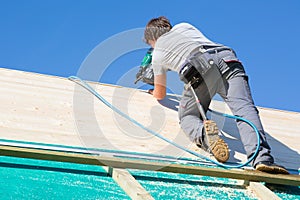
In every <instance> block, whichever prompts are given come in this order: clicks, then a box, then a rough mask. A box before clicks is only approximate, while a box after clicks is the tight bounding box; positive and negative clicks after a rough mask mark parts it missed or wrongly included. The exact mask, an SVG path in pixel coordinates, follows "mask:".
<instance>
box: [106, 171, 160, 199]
mask: <svg viewBox="0 0 300 200" xmlns="http://www.w3.org/2000/svg"><path fill="white" fill-rule="evenodd" d="M103 168H104V169H105V170H106V171H107V172H108V173H109V174H110V175H111V177H112V178H113V179H114V180H115V181H116V182H117V183H118V184H119V186H120V187H121V188H122V189H123V190H124V191H125V192H126V194H127V195H128V196H129V197H130V198H131V199H136V200H152V199H154V198H153V197H152V196H151V194H150V193H149V192H148V191H147V190H146V189H145V188H144V187H143V186H142V185H141V184H140V183H139V182H138V181H137V180H136V179H135V178H134V177H133V176H132V175H131V174H130V173H129V172H128V171H127V170H126V169H118V168H112V167H103Z"/></svg>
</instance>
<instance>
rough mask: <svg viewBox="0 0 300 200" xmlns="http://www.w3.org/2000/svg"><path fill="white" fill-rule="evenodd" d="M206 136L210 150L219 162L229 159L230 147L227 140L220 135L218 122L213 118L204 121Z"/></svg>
mask: <svg viewBox="0 0 300 200" xmlns="http://www.w3.org/2000/svg"><path fill="white" fill-rule="evenodd" d="M204 130H205V133H206V134H205V137H206V139H207V142H208V146H209V147H208V148H209V151H210V152H211V153H212V154H213V156H214V157H215V158H216V160H217V161H219V162H222V163H224V162H226V161H227V160H228V159H229V155H230V153H229V148H228V145H227V144H226V142H225V141H224V140H223V139H221V138H220V137H219V129H218V126H217V124H216V123H215V122H214V121H212V120H207V121H205V122H204Z"/></svg>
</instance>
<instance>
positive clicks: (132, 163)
mask: <svg viewBox="0 0 300 200" xmlns="http://www.w3.org/2000/svg"><path fill="white" fill-rule="evenodd" d="M0 155H3V156H14V157H22V158H32V159H40V160H50V161H60V162H70V163H80V164H89V165H100V166H109V167H114V168H123V169H125V168H129V169H141V170H150V171H162V172H173V173H181V174H194V175H203V176H214V177H222V178H233V179H242V180H249V181H256V182H267V183H274V184H282V185H294V186H299V185H300V176H299V175H282V174H276V175H274V174H268V173H263V172H257V171H253V170H228V169H221V168H208V167H201V166H187V165H181V164H170V163H162V162H149V161H144V160H130V159H125V158H116V157H104V156H100V155H89V154H78V153H66V152H56V151H47V150H39V149H31V148H19V147H10V146H3V145H1V146H0Z"/></svg>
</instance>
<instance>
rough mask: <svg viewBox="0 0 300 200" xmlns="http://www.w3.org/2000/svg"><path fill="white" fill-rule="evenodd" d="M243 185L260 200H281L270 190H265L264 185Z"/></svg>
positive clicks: (246, 183)
mask: <svg viewBox="0 0 300 200" xmlns="http://www.w3.org/2000/svg"><path fill="white" fill-rule="evenodd" d="M244 185H245V186H246V187H247V188H248V189H250V190H252V191H253V192H254V193H255V194H256V196H257V197H259V198H260V199H261V200H270V199H272V200H280V199H281V198H280V197H279V196H277V195H276V194H275V193H274V192H273V191H272V190H270V189H269V188H267V187H266V186H265V185H264V184H262V183H258V182H251V181H245V182H244Z"/></svg>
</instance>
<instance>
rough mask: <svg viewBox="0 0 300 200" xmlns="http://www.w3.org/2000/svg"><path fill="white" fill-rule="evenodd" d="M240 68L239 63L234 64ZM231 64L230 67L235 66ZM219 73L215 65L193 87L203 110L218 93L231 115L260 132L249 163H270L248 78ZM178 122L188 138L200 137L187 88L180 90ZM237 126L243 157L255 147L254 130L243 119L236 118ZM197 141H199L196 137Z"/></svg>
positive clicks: (200, 125) (198, 120)
mask: <svg viewBox="0 0 300 200" xmlns="http://www.w3.org/2000/svg"><path fill="white" fill-rule="evenodd" d="M234 65H236V66H237V65H239V66H238V67H239V68H241V67H242V69H243V66H242V64H240V63H235V64H234ZM234 65H233V68H234V67H235V66H234ZM225 77H226V76H224V75H223V76H222V75H221V74H220V71H219V69H218V68H217V67H215V68H214V69H212V70H211V71H209V72H208V73H207V74H206V75H205V77H203V78H204V81H203V82H202V83H201V84H200V85H199V86H198V87H197V88H196V89H195V93H196V94H197V96H198V98H199V100H200V102H201V104H202V106H203V108H204V110H205V112H207V110H208V107H209V105H210V102H211V100H212V97H213V96H214V95H215V94H219V95H220V96H221V97H222V98H223V99H224V101H225V102H226V104H227V105H228V106H229V108H230V109H231V111H232V113H233V115H236V116H240V117H243V118H245V119H247V120H250V121H251V122H252V123H253V124H254V125H255V126H256V127H257V128H258V130H259V134H260V141H261V142H260V150H259V153H258V155H257V156H256V157H255V159H254V160H253V161H252V163H251V164H252V165H253V166H255V164H256V163H258V162H260V161H269V162H272V163H273V162H274V159H273V157H272V156H271V153H270V146H269V145H268V143H267V141H266V136H265V132H264V129H263V126H262V123H261V120H260V117H259V114H258V110H257V108H256V107H255V105H254V102H253V99H252V96H251V92H250V88H249V84H248V77H247V76H246V75H245V72H243V73H240V74H239V73H237V74H235V75H234V76H232V77H231V78H229V79H228V78H225ZM178 114H179V119H180V125H181V128H182V129H183V131H184V132H185V134H186V135H187V136H188V137H189V138H190V140H191V141H193V142H195V143H197V141H199V140H200V139H201V138H202V129H203V121H202V118H201V116H200V113H199V111H198V109H197V105H196V101H195V99H194V97H193V94H192V91H191V90H190V89H184V91H183V95H182V99H181V101H180V106H179V113H178ZM237 127H238V130H239V133H240V136H241V140H242V143H243V145H244V149H245V151H246V154H247V157H248V158H250V157H251V156H252V155H253V154H254V152H255V149H256V147H257V136H256V132H255V131H254V130H253V129H252V128H251V127H250V126H249V125H248V124H246V123H245V122H242V121H237ZM200 141H201V140H200Z"/></svg>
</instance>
